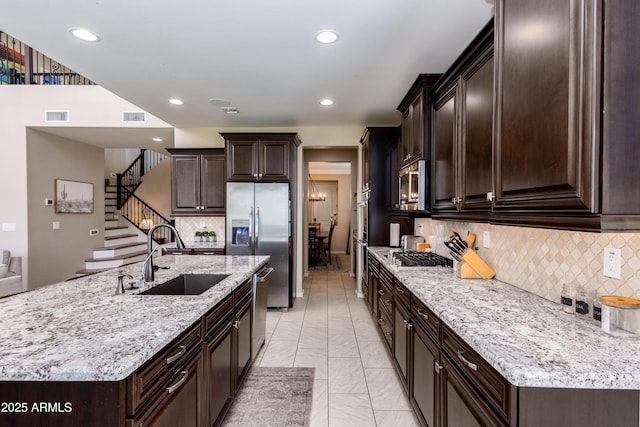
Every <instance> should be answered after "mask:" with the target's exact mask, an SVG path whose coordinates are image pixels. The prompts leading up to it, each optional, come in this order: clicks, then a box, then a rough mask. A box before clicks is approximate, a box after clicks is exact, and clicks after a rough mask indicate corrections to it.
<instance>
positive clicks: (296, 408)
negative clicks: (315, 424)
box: [223, 366, 315, 427]
mask: <svg viewBox="0 0 640 427" xmlns="http://www.w3.org/2000/svg"><path fill="white" fill-rule="evenodd" d="M314 373H315V369H314V368H270V367H259V366H254V367H252V368H251V370H250V371H249V373H248V374H247V378H245V380H244V384H243V385H242V387H241V388H240V392H239V393H238V395H237V396H236V398H235V399H234V401H233V405H232V406H231V408H230V409H229V413H228V414H227V417H226V419H225V421H224V423H223V426H225V427H284V426H287V427H288V426H291V427H293V426H308V425H309V421H310V418H311V401H312V392H313V377H314Z"/></svg>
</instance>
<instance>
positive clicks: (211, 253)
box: [200, 252, 216, 255]
mask: <svg viewBox="0 0 640 427" xmlns="http://www.w3.org/2000/svg"><path fill="white" fill-rule="evenodd" d="M215 254H216V253H215V252H201V253H200V255H215Z"/></svg>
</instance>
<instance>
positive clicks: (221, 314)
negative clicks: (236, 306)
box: [204, 295, 233, 338]
mask: <svg viewBox="0 0 640 427" xmlns="http://www.w3.org/2000/svg"><path fill="white" fill-rule="evenodd" d="M231 317H233V298H232V297H231V295H229V296H227V297H226V298H225V299H224V300H222V301H221V302H219V303H218V305H216V306H215V307H214V308H213V309H212V310H211V311H209V313H207V314H206V315H205V316H204V336H205V338H208V337H209V336H210V335H211V334H214V333H216V332H217V331H218V330H220V328H221V327H222V326H223V325H224V324H225V323H228V322H229V319H230V318H231Z"/></svg>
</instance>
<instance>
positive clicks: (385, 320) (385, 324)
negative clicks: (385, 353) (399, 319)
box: [378, 310, 393, 350]
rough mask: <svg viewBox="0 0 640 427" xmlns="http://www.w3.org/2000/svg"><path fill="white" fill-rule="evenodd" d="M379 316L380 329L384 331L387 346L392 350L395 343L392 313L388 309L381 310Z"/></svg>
mask: <svg viewBox="0 0 640 427" xmlns="http://www.w3.org/2000/svg"><path fill="white" fill-rule="evenodd" d="M378 316H379V317H378V325H379V326H380V331H381V332H382V336H383V337H384V339H385V342H386V344H387V347H388V348H389V350H391V348H392V345H393V321H392V320H391V315H390V314H389V313H387V311H386V310H380V314H379V315H378Z"/></svg>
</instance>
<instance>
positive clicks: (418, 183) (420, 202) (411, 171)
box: [399, 160, 428, 211]
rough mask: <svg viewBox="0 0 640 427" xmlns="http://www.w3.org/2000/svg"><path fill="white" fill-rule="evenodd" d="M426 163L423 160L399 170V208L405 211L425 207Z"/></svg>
mask: <svg viewBox="0 0 640 427" xmlns="http://www.w3.org/2000/svg"><path fill="white" fill-rule="evenodd" d="M427 185H428V182H427V164H426V161H424V160H418V161H417V162H415V163H413V164H411V165H409V166H407V167H406V168H403V169H401V170H400V187H399V195H400V209H401V210H407V211H415V210H420V211H423V210H426V209H427V193H428V192H427Z"/></svg>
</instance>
